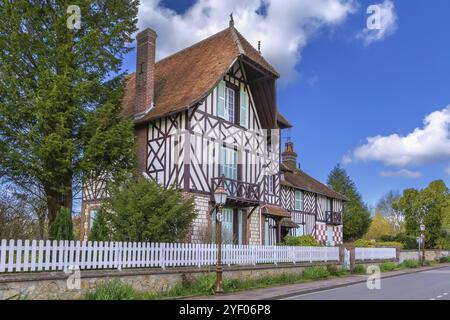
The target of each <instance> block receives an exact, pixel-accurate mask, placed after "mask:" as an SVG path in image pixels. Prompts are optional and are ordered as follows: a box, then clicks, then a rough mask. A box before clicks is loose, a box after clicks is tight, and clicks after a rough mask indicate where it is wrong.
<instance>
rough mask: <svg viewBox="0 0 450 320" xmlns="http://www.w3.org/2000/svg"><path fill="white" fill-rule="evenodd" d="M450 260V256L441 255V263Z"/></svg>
mask: <svg viewBox="0 0 450 320" xmlns="http://www.w3.org/2000/svg"><path fill="white" fill-rule="evenodd" d="M447 262H450V257H440V258H439V263H447Z"/></svg>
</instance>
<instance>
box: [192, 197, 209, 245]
mask: <svg viewBox="0 0 450 320" xmlns="http://www.w3.org/2000/svg"><path fill="white" fill-rule="evenodd" d="M209 199H210V198H209V197H208V196H204V195H194V203H195V210H196V211H197V217H196V218H195V220H194V222H193V224H192V233H191V242H192V243H207V242H209V240H208V238H209V237H210V236H209V233H210V231H209V228H208V225H209V212H210V207H209Z"/></svg>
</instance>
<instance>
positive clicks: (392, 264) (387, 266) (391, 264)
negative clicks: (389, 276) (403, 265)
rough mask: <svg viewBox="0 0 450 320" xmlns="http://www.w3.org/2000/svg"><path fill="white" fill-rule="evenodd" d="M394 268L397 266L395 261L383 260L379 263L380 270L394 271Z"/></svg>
mask: <svg viewBox="0 0 450 320" xmlns="http://www.w3.org/2000/svg"><path fill="white" fill-rule="evenodd" d="M396 269H398V266H397V264H396V263H395V262H383V263H381V264H380V270H381V272H386V271H394V270H396Z"/></svg>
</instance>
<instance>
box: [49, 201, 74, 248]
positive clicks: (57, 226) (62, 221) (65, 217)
mask: <svg viewBox="0 0 450 320" xmlns="http://www.w3.org/2000/svg"><path fill="white" fill-rule="evenodd" d="M49 233H50V238H51V239H52V240H73V222H72V212H71V210H70V209H68V208H63V207H62V208H61V209H60V210H59V212H58V214H57V215H56V218H55V221H53V223H52V225H51V226H50V232H49Z"/></svg>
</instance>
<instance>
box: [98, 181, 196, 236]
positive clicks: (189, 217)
mask: <svg viewBox="0 0 450 320" xmlns="http://www.w3.org/2000/svg"><path fill="white" fill-rule="evenodd" d="M102 210H103V212H104V213H106V214H104V216H105V217H107V220H108V222H107V223H102V228H103V227H104V226H105V225H109V227H108V233H109V234H112V238H113V239H114V240H115V241H139V242H142V241H153V242H175V241H183V240H184V239H186V235H187V233H188V231H189V228H190V226H191V224H192V221H193V220H194V218H195V217H196V215H197V214H196V212H195V210H194V203H193V200H192V199H190V198H185V197H184V196H183V194H182V191H181V190H178V189H176V188H172V187H171V188H168V189H164V188H163V187H162V186H161V185H159V184H158V183H157V182H155V181H153V180H147V179H146V178H144V177H142V176H137V177H133V178H132V179H127V180H126V181H124V182H122V183H120V184H117V185H115V186H114V187H113V188H111V194H110V198H109V199H108V200H107V201H106V203H105V204H104V206H103V208H102ZM102 215H103V214H101V215H100V216H102ZM94 225H95V222H94ZM99 229H100V228H99ZM95 233H96V234H102V235H103V234H104V233H106V232H104V230H103V229H102V231H101V232H97V231H95ZM96 236H97V235H96Z"/></svg>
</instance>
